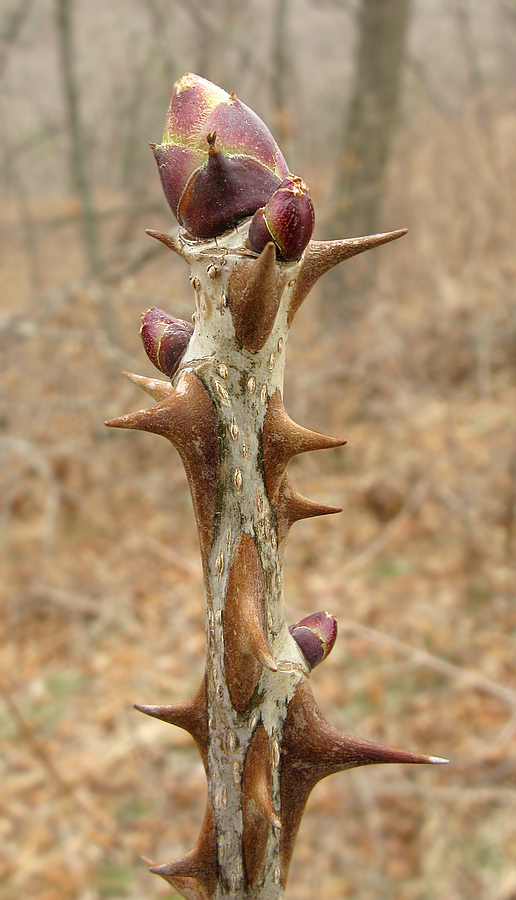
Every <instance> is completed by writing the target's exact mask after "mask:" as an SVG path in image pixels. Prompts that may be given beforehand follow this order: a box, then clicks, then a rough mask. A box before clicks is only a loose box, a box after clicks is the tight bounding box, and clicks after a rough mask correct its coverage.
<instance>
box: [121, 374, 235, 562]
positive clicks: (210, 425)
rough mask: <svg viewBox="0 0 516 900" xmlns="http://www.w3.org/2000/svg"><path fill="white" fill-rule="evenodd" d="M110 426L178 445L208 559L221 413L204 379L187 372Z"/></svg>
mask: <svg viewBox="0 0 516 900" xmlns="http://www.w3.org/2000/svg"><path fill="white" fill-rule="evenodd" d="M106 425H108V426H109V427H110V428H129V429H135V430H137V431H149V432H151V433H153V434H160V435H162V436H163V437H165V438H167V440H169V441H170V442H171V443H172V444H173V445H174V446H175V447H176V448H177V450H178V451H179V454H180V456H181V459H182V461H183V465H184V467H185V471H186V474H187V477H188V483H189V485H190V491H191V493H192V499H193V505H194V511H195V516H196V519H197V522H198V526H199V533H200V537H201V550H202V553H203V557H204V559H206V555H207V554H208V553H209V549H210V547H211V541H212V538H213V524H214V518H215V503H216V486H217V479H218V466H219V442H218V426H217V414H216V412H215V407H214V405H213V401H212V400H211V397H210V395H209V393H208V391H207V390H206V388H205V386H204V384H203V383H202V381H201V379H200V378H198V377H197V375H195V373H193V372H190V371H185V372H183V373H182V374H181V376H180V378H179V380H178V382H177V385H176V387H175V388H174V389H173V391H172V392H171V393H170V394H169V396H168V397H167V398H166V399H165V400H162V401H161V402H160V403H157V404H156V406H151V407H149V408H148V409H140V410H138V411H137V412H133V413H129V415H127V416H120V417H119V418H116V419H111V420H110V421H109V422H106Z"/></svg>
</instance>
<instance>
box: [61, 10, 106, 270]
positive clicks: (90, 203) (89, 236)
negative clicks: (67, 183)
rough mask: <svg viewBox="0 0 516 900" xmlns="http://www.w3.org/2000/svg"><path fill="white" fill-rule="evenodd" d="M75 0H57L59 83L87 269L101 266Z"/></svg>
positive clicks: (96, 268) (97, 268) (98, 268)
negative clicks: (76, 41) (76, 39)
mask: <svg viewBox="0 0 516 900" xmlns="http://www.w3.org/2000/svg"><path fill="white" fill-rule="evenodd" d="M73 12H74V0H56V26H57V38H58V48H59V65H60V70H61V84H62V89H63V96H64V101H65V109H66V117H67V124H68V136H69V141H70V177H71V182H72V188H73V190H74V191H75V193H76V194H77V197H78V199H79V203H80V206H81V229H82V240H83V246H84V252H85V256H86V261H87V263H88V268H89V270H90V272H92V273H97V272H98V271H99V270H100V252H99V239H98V227H97V217H96V213H95V204H94V200H93V192H92V189H91V179H90V175H89V171H88V148H87V142H86V139H85V136H84V131H83V127H82V122H81V115H80V105H79V88H78V85H77V79H76V77H75V67H74V48H73V28H72V20H73Z"/></svg>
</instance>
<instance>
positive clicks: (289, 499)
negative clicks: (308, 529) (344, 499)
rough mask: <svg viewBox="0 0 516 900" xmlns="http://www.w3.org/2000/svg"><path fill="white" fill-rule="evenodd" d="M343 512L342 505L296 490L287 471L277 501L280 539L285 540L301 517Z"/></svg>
mask: <svg viewBox="0 0 516 900" xmlns="http://www.w3.org/2000/svg"><path fill="white" fill-rule="evenodd" d="M340 512H342V507H341V506H330V505H328V504H326V503H319V502H318V501H317V500H310V499H309V498H308V497H304V496H303V494H300V493H299V491H296V489H295V487H294V485H293V484H292V482H291V480H290V478H289V476H288V475H287V473H285V475H284V476H283V480H282V482H281V484H280V487H279V490H278V497H277V501H276V521H277V527H278V540H279V541H280V542H281V541H283V540H284V539H285V538H286V536H287V533H288V531H289V529H290V528H291V527H292V525H293V524H294V522H298V521H299V520H300V519H310V518H312V517H313V516H331V515H334V514H335V513H340Z"/></svg>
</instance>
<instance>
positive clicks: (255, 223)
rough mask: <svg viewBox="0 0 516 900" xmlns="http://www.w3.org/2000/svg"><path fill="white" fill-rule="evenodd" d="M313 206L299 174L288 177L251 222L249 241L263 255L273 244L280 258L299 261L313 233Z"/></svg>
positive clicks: (251, 246)
mask: <svg viewBox="0 0 516 900" xmlns="http://www.w3.org/2000/svg"><path fill="white" fill-rule="evenodd" d="M314 223H315V217H314V207H313V203H312V201H311V199H310V194H309V193H308V188H307V186H306V184H305V183H304V181H302V179H301V178H298V177H297V175H289V176H288V177H287V178H285V180H284V181H283V182H282V183H281V184H280V186H279V188H278V189H277V191H275V192H274V194H273V195H272V197H271V198H270V200H269V201H268V202H267V203H266V205H265V206H264V207H263V208H261V209H258V210H257V211H256V212H255V214H254V216H253V219H252V221H251V225H250V228H249V237H248V242H249V246H250V248H251V250H254V251H255V252H256V253H261V252H262V250H263V248H264V247H265V245H266V244H267V243H268V242H269V241H274V243H275V245H276V247H277V253H278V256H279V257H280V259H283V260H285V261H286V262H293V261H294V260H296V259H300V257H301V256H302V254H303V251H304V249H305V247H306V246H307V244H308V242H309V240H310V238H311V237H312V232H313V230H314Z"/></svg>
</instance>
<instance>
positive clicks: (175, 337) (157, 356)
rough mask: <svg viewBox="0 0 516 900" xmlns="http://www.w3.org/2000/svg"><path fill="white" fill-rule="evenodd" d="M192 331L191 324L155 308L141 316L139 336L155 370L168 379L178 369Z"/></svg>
mask: <svg viewBox="0 0 516 900" xmlns="http://www.w3.org/2000/svg"><path fill="white" fill-rule="evenodd" d="M193 331H194V326H193V325H192V324H191V322H184V321H183V319H176V318H175V317H174V316H169V315H168V313H166V312H164V311H163V310H162V309H157V308H156V307H155V306H153V307H152V309H148V310H147V312H145V313H144V314H143V316H142V325H141V328H140V334H141V337H142V341H143V346H144V349H145V352H146V354H147V356H148V357H149V359H150V361H151V362H152V363H153V364H154V365H155V366H156V368H157V369H159V370H160V372H163V374H164V375H168V377H169V378H172V376H173V375H174V374H175V372H176V371H177V369H178V368H179V363H180V361H181V357H182V356H183V354H184V352H185V350H186V348H187V347H188V344H189V342H190V338H191V337H192V334H193Z"/></svg>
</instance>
